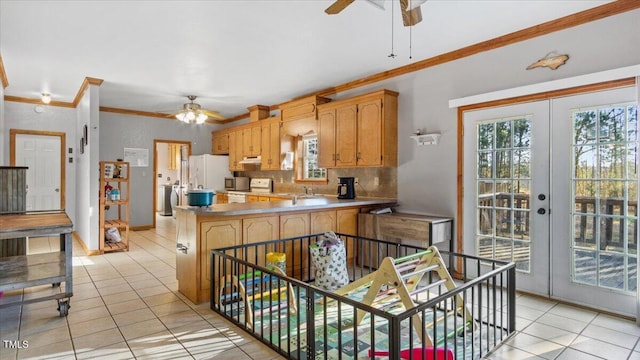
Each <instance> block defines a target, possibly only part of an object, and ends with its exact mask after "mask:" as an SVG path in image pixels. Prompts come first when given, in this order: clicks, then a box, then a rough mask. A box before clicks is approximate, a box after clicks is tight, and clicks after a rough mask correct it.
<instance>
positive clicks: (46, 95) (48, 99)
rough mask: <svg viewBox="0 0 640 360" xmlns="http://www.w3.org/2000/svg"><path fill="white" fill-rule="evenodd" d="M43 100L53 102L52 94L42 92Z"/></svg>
mask: <svg viewBox="0 0 640 360" xmlns="http://www.w3.org/2000/svg"><path fill="white" fill-rule="evenodd" d="M42 102H43V103H45V104H49V103H50V102H51V95H50V94H49V93H42Z"/></svg>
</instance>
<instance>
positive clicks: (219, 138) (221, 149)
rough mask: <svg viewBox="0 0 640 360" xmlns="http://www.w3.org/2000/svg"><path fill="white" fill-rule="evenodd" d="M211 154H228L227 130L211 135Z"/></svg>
mask: <svg viewBox="0 0 640 360" xmlns="http://www.w3.org/2000/svg"><path fill="white" fill-rule="evenodd" d="M211 139H212V140H211V141H212V142H211V153H212V154H213V155H227V154H229V132H228V131H227V130H220V131H214V132H212V133H211Z"/></svg>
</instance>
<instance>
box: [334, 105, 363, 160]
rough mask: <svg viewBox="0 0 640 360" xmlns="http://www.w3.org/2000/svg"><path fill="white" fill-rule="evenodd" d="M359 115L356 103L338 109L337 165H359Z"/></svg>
mask: <svg viewBox="0 0 640 360" xmlns="http://www.w3.org/2000/svg"><path fill="white" fill-rule="evenodd" d="M357 115H358V105H356V104H347V105H345V106H342V107H339V108H337V109H336V167H354V166H356V165H357V156H356V136H357V134H358V128H357V121H356V119H357ZM364 136H366V135H364Z"/></svg>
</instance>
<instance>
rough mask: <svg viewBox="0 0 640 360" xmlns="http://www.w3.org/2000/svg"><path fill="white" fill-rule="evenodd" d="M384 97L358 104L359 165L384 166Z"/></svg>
mask: <svg viewBox="0 0 640 360" xmlns="http://www.w3.org/2000/svg"><path fill="white" fill-rule="evenodd" d="M382 122H383V116H382V99H373V100H370V101H367V102H363V103H361V104H359V105H358V132H357V139H358V140H357V147H356V149H357V152H356V159H357V163H358V165H359V166H382V165H383V155H384V154H383V151H384V143H383V139H382V137H383V136H385V132H384V129H383V128H382V126H383V123H382Z"/></svg>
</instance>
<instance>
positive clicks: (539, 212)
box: [538, 208, 547, 215]
mask: <svg viewBox="0 0 640 360" xmlns="http://www.w3.org/2000/svg"><path fill="white" fill-rule="evenodd" d="M546 213H547V210H545V209H544V208H540V209H538V214H540V215H544V214H546Z"/></svg>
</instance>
